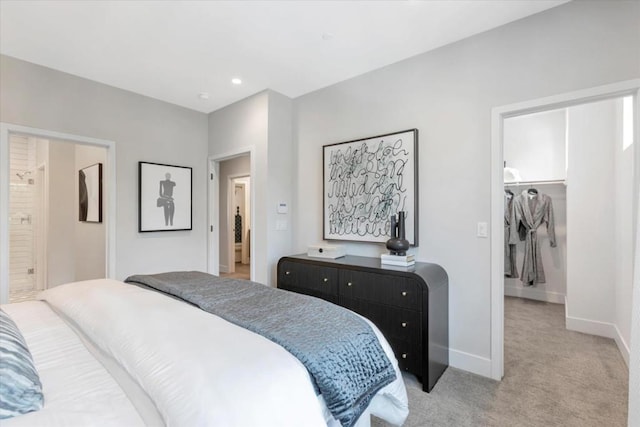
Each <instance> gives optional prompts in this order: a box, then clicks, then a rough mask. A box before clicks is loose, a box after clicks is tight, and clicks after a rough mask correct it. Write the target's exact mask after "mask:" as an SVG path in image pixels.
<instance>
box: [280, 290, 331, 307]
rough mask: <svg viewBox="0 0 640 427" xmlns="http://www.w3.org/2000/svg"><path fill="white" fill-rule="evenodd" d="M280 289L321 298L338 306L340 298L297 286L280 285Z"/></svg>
mask: <svg viewBox="0 0 640 427" xmlns="http://www.w3.org/2000/svg"><path fill="white" fill-rule="evenodd" d="M278 287H279V288H280V289H284V290H286V291H291V292H295V293H298V294H304V295H310V296H312V297H317V298H321V299H323V300H325V301H329V302H332V303H334V304H338V296H337V295H331V294H326V293H324V292H320V291H317V290H315V289H309V288H297V287H295V286H280V285H278Z"/></svg>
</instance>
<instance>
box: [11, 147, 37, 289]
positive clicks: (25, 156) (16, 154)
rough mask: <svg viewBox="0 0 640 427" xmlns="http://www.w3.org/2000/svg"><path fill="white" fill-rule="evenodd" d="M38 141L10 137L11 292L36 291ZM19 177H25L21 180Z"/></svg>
mask: <svg viewBox="0 0 640 427" xmlns="http://www.w3.org/2000/svg"><path fill="white" fill-rule="evenodd" d="M35 144H36V142H35V139H33V138H29V137H25V136H20V135H12V136H11V138H10V154H9V155H10V173H11V175H10V177H11V178H10V180H9V182H10V192H9V290H10V292H16V291H25V290H32V289H34V288H35V285H36V283H35V277H36V276H35V267H36V266H35V248H34V243H35V236H34V230H35V224H36V221H35V219H36V218H35V214H36V209H35V196H36V185H35V179H36V145H35ZM20 175H21V176H22V178H20Z"/></svg>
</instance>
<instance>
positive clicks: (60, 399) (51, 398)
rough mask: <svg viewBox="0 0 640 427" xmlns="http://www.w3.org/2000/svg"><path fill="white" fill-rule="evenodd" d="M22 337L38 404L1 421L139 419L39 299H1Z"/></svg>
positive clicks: (125, 422)
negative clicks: (40, 397)
mask: <svg viewBox="0 0 640 427" xmlns="http://www.w3.org/2000/svg"><path fill="white" fill-rule="evenodd" d="M2 309H3V310H4V311H5V312H6V313H7V314H8V315H9V316H11V318H12V319H13V320H14V321H15V322H16V325H17V326H18V328H20V331H21V332H22V335H23V336H24V338H25V341H26V342H27V346H28V347H29V350H30V352H31V355H32V356H33V359H34V363H35V366H36V369H37V371H38V374H39V376H40V380H41V381H42V387H43V392H44V399H45V400H44V408H43V409H41V410H40V411H37V412H32V413H29V414H25V415H21V416H19V417H15V418H10V419H5V420H2V422H1V423H0V425H2V427H23V426H24V427H34V426H43V427H47V426H69V427H75V426H78V427H80V426H82V427H84V426H87V427H89V426H113V427H122V426H127V427H137V426H144V425H145V423H144V422H143V419H142V418H141V417H140V415H139V414H138V412H137V411H136V409H135V408H134V406H133V405H132V403H131V402H130V400H129V399H128V398H127V396H126V395H125V393H124V392H123V391H122V389H121V388H120V387H119V386H118V384H117V383H116V381H115V380H114V379H113V377H112V376H111V375H110V374H109V372H107V370H106V369H105V368H104V367H103V366H102V364H100V362H98V361H97V360H96V359H95V358H94V357H93V355H92V354H91V353H90V352H89V351H88V350H87V348H86V347H85V346H84V345H83V343H82V342H81V340H80V338H79V337H78V336H77V335H76V334H75V333H74V332H73V331H72V330H71V329H70V328H69V327H68V326H67V324H66V323H65V322H64V321H63V320H61V319H60V318H59V317H58V316H57V315H56V314H55V313H54V312H53V311H52V310H51V308H49V306H48V305H47V304H46V303H44V302H41V301H28V302H22V303H18V304H8V305H3V306H2Z"/></svg>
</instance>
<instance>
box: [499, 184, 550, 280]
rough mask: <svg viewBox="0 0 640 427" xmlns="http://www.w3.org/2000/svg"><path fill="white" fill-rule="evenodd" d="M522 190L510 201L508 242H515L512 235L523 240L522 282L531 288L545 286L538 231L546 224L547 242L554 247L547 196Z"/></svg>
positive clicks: (530, 190) (548, 198) (534, 191)
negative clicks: (511, 207) (510, 218)
mask: <svg viewBox="0 0 640 427" xmlns="http://www.w3.org/2000/svg"><path fill="white" fill-rule="evenodd" d="M532 190H533V189H529V190H525V191H523V192H522V193H521V194H519V195H518V196H516V197H515V198H514V199H513V208H514V221H513V222H512V224H511V230H510V241H509V243H514V244H515V243H516V241H517V240H516V239H517V237H516V236H519V237H520V240H524V241H525V244H524V262H523V263H522V270H521V274H522V283H523V284H524V285H525V286H533V285H534V284H536V283H545V277H544V268H543V266H542V257H541V255H540V246H539V241H538V228H539V227H540V226H541V225H542V224H546V225H547V233H548V235H549V243H550V244H551V247H555V246H556V232H555V222H554V219H553V204H552V202H551V197H549V196H547V195H546V194H542V193H538V191H537V190H533V191H532Z"/></svg>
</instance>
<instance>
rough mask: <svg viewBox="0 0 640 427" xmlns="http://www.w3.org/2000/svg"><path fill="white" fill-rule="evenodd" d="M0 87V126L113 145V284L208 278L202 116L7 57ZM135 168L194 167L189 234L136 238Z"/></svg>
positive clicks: (0, 65) (1, 60) (0, 61)
mask: <svg viewBox="0 0 640 427" xmlns="http://www.w3.org/2000/svg"><path fill="white" fill-rule="evenodd" d="M0 86H1V87H2V91H0V121H2V122H7V123H12V124H17V125H23V126H29V127H33V128H40V129H47V130H52V131H58V132H62V133H67V134H72V135H82V136H87V137H93V138H99V139H104V140H109V141H115V146H116V168H117V170H116V180H117V183H116V185H117V197H116V208H117V230H116V241H115V242H114V243H115V245H116V277H117V278H119V279H124V278H126V277H127V276H129V275H131V274H135V273H152V272H159V271H167V270H202V271H206V268H207V262H206V261H207V260H206V254H207V245H206V241H207V232H206V225H207V221H206V212H207V197H206V194H207V193H206V178H207V162H206V155H207V115H206V114H203V113H199V112H196V111H191V110H188V109H186V108H182V107H178V106H175V105H171V104H168V103H165V102H161V101H157V100H155V99H151V98H147V97H144V96H141V95H137V94H134V93H131V92H127V91H124V90H120V89H116V88H113V87H110V86H107V85H104V84H100V83H96V82H93V81H90V80H86V79H82V78H78V77H75V76H72V75H70V74H66V73H61V72H59V71H55V70H52V69H50V68H45V67H41V66H38V65H34V64H30V63H27V62H24V61H21V60H18V59H15V58H11V57H7V56H4V55H3V56H0ZM138 161H147V162H155V163H165V164H172V165H178V166H191V167H193V230H191V231H172V232H162V233H138ZM74 212H75V210H74ZM2 214H3V215H4V214H5V213H4V212H3V213H2ZM74 218H75V217H74ZM69 250H70V251H71V253H74V252H75V248H69ZM176 254H180V256H176Z"/></svg>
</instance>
